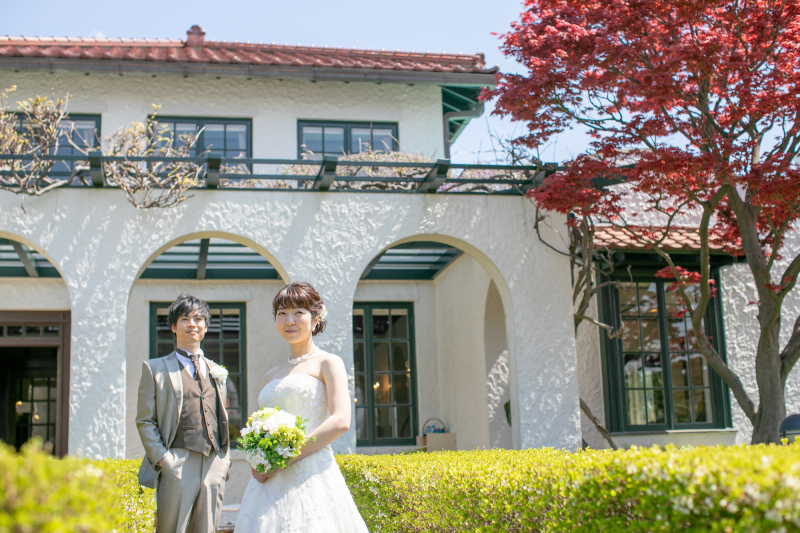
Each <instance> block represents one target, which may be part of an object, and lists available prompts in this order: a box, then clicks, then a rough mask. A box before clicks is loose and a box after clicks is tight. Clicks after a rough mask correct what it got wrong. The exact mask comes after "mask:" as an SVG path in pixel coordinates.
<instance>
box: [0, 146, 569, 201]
mask: <svg viewBox="0 0 800 533" xmlns="http://www.w3.org/2000/svg"><path fill="white" fill-rule="evenodd" d="M38 159H39V160H44V161H55V162H57V163H56V164H54V165H53V167H52V168H51V169H50V170H49V171H48V172H46V173H44V174H42V175H40V176H35V177H36V178H39V179H41V178H50V179H57V180H68V183H65V184H64V187H87V186H93V187H114V183H113V181H112V180H110V179H109V174H111V173H112V172H113V169H112V167H111V166H113V165H114V164H117V165H119V164H120V163H126V164H130V163H135V164H139V165H140V167H139V168H140V169H141V170H142V171H146V169H152V168H153V165H157V164H159V163H161V164H163V165H162V166H161V168H164V166H169V167H171V168H175V167H176V166H179V165H187V166H192V168H195V169H197V170H198V171H197V172H196V173H195V174H196V175H197V176H199V179H198V185H197V187H195V188H208V189H243V188H244V189H251V190H257V191H280V190H286V191H346V192H396V193H452V194H493V195H498V194H499V195H524V194H525V193H526V191H527V190H529V189H531V188H533V187H536V186H537V185H539V184H541V182H542V181H543V180H544V178H545V177H546V176H547V175H548V174H550V173H552V172H555V171H556V170H557V168H556V166H555V165H552V164H544V165H542V166H522V165H484V164H471V165H467V164H458V163H451V162H450V161H449V160H446V159H440V160H438V161H434V162H389V161H357V160H347V159H344V158H342V159H339V158H336V157H331V156H325V158H324V159H259V158H246V159H240V158H237V159H227V158H221V157H217V156H215V155H208V156H203V157H108V156H103V155H101V154H100V152H98V151H94V152H89V154H88V156H87V155H70V156H67V155H52V156H43V157H40V158H38ZM33 161H34V158H33V157H32V156H29V155H3V154H0V176H11V175H13V174H14V173H15V172H14V170H12V168H11V167H12V164H14V165H15V166H16V168H17V171H16V173H17V174H19V173H24V172H25V170H21V167H24V166H25V165H26V164H27V165H30V163H32V162H33ZM14 162H17V163H14ZM154 175H155V176H158V177H159V178H164V179H166V178H168V176H167V173H166V172H160V173H154Z"/></svg>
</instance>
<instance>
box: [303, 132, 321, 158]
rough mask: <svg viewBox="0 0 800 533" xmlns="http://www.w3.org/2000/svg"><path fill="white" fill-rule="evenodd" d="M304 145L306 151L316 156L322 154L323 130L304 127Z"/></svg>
mask: <svg viewBox="0 0 800 533" xmlns="http://www.w3.org/2000/svg"><path fill="white" fill-rule="evenodd" d="M302 138H303V139H302V144H304V145H305V147H306V150H308V151H310V152H314V153H315V154H321V153H322V128H320V127H318V126H303V135H302Z"/></svg>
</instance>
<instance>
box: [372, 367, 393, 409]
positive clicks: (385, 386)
mask: <svg viewBox="0 0 800 533" xmlns="http://www.w3.org/2000/svg"><path fill="white" fill-rule="evenodd" d="M390 377H391V376H390V375H389V374H377V375H376V376H375V383H373V385H372V388H373V389H375V404H376V405H389V404H391V403H392V383H391V381H390V379H389V378H390Z"/></svg>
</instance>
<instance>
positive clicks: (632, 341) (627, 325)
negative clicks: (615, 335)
mask: <svg viewBox="0 0 800 533" xmlns="http://www.w3.org/2000/svg"><path fill="white" fill-rule="evenodd" d="M622 326H623V330H622V349H623V350H625V351H626V352H638V351H639V350H641V349H642V346H641V343H640V342H641V339H640V338H639V320H638V319H636V318H634V319H630V318H628V319H623V320H622Z"/></svg>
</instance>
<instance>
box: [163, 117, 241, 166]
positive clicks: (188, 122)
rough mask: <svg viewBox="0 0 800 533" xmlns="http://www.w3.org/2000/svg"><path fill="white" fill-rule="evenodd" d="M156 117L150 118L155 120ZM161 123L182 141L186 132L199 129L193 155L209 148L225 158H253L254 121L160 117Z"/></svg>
mask: <svg viewBox="0 0 800 533" xmlns="http://www.w3.org/2000/svg"><path fill="white" fill-rule="evenodd" d="M152 118H153V117H150V119H151V120H152ZM156 121H157V122H158V124H159V126H166V127H167V129H168V130H169V132H170V134H171V136H172V139H173V141H174V140H179V138H180V135H181V134H183V133H191V134H194V133H195V132H197V131H199V130H200V129H201V128H202V131H201V132H200V136H199V137H198V139H197V144H196V145H195V148H193V149H192V150H190V156H192V157H193V156H195V155H197V154H198V153H203V152H205V151H208V153H209V154H214V155H219V156H220V157H222V158H232V159H235V158H237V157H239V158H250V157H252V154H253V138H252V131H253V121H252V120H251V119H243V118H217V117H214V118H211V117H180V116H160V115H159V116H157V117H156Z"/></svg>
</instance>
